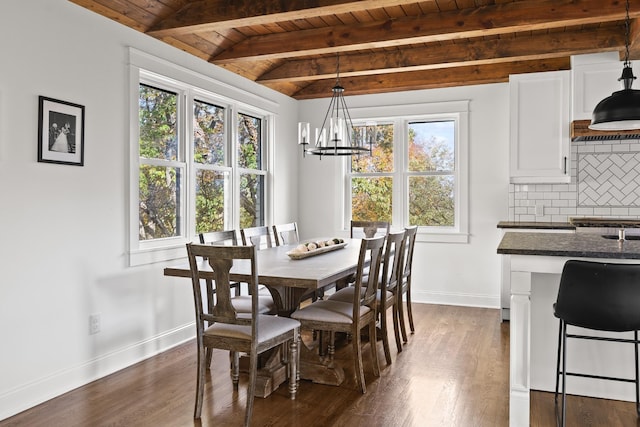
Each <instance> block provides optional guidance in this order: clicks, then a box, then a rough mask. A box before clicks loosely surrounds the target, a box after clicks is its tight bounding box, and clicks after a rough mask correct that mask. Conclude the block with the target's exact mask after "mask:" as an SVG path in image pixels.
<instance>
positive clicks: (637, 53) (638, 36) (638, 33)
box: [620, 19, 640, 60]
mask: <svg viewBox="0 0 640 427" xmlns="http://www.w3.org/2000/svg"><path fill="white" fill-rule="evenodd" d="M629 29H630V31H629V59H631V60H638V59H640V20H638V19H633V20H631V25H630V26H629ZM620 55H621V59H622V60H624V55H625V52H624V49H623V50H622V51H621V53H620Z"/></svg>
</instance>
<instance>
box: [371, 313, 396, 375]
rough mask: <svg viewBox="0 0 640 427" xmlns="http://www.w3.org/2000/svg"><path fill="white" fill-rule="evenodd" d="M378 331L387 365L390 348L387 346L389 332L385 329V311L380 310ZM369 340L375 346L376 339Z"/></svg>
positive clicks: (389, 359)
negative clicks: (380, 335)
mask: <svg viewBox="0 0 640 427" xmlns="http://www.w3.org/2000/svg"><path fill="white" fill-rule="evenodd" d="M379 316H380V332H381V333H382V347H383V348H384V358H385V360H386V361H387V365H391V349H390V348H389V334H388V331H387V312H386V310H385V311H380V313H379ZM369 342H370V343H371V345H372V346H373V348H375V347H376V340H373V341H372V340H371V338H370V339H369Z"/></svg>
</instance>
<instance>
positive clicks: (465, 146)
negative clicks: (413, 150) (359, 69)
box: [343, 100, 469, 243]
mask: <svg viewBox="0 0 640 427" xmlns="http://www.w3.org/2000/svg"><path fill="white" fill-rule="evenodd" d="M349 111H350V114H351V118H352V119H353V121H354V123H355V122H358V121H360V120H376V121H378V122H381V123H382V122H385V121H386V122H391V121H393V122H394V123H397V124H399V125H397V126H396V130H397V131H399V132H400V133H401V134H400V135H394V137H395V138H399V140H400V141H403V142H402V155H401V156H399V155H395V153H394V170H395V172H394V181H395V179H397V177H398V176H401V177H402V184H401V185H396V184H394V190H393V191H394V194H393V204H394V206H402V207H401V209H394V211H393V214H392V215H393V217H392V224H394V225H395V226H396V227H400V226H401V227H405V226H406V225H408V222H409V213H408V212H407V209H406V208H407V206H406V204H405V202H404V201H405V200H407V198H408V191H409V189H408V179H407V177H408V174H407V173H404V165H406V164H407V163H408V159H407V158H406V157H407V154H408V150H407V147H406V144H408V140H407V138H405V135H404V133H405V132H406V129H407V124H408V123H409V122H410V121H416V120H437V119H452V118H454V119H455V120H456V124H457V128H456V138H457V140H456V153H455V169H456V170H455V172H456V180H455V181H456V188H455V199H456V200H455V206H456V211H455V223H456V226H455V227H419V228H418V235H417V237H416V240H417V241H419V242H441V243H469V101H468V100H462V101H448V102H436V103H424V104H403V105H384V106H375V107H361V108H350V109H349ZM390 111H392V112H393V114H392V115H389V112H390ZM396 150H397V149H396ZM346 168H348V162H345V176H348V171H347V169H346ZM349 188H350V181H349V179H345V186H344V190H343V191H344V197H343V200H344V203H345V204H346V207H347V209H344V211H345V214H346V216H345V224H348V223H349V218H351V209H350V206H351V203H350V201H349V194H350V189H349ZM399 191H402V192H403V193H402V194H399V193H398V192H399Z"/></svg>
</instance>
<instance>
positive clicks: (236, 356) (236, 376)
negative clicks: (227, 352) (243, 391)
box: [231, 351, 240, 389]
mask: <svg viewBox="0 0 640 427" xmlns="http://www.w3.org/2000/svg"><path fill="white" fill-rule="evenodd" d="M239 381H240V353H238V352H237V351H232V352H231V382H232V383H233V388H235V389H237V388H238V382H239Z"/></svg>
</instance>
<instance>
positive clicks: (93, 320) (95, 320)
mask: <svg viewBox="0 0 640 427" xmlns="http://www.w3.org/2000/svg"><path fill="white" fill-rule="evenodd" d="M98 332H100V313H94V314H90V315H89V334H90V335H93V334H97V333H98Z"/></svg>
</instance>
